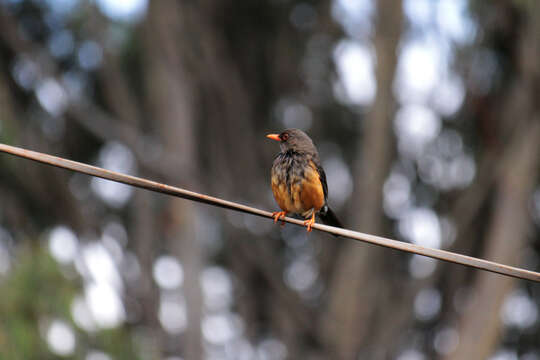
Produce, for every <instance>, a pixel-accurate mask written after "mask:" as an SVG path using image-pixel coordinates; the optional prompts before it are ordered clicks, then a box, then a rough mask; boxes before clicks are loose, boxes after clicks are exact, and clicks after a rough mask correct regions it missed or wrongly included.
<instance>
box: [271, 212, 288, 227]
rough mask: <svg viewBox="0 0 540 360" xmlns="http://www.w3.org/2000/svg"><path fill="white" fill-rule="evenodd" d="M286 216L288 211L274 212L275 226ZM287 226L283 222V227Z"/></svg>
mask: <svg viewBox="0 0 540 360" xmlns="http://www.w3.org/2000/svg"><path fill="white" fill-rule="evenodd" d="M285 215H287V212H286V211H274V212H273V213H272V217H273V218H274V224H275V223H277V222H278V220H282V219H283V218H284V217H285ZM283 226H285V221H281V227H283Z"/></svg>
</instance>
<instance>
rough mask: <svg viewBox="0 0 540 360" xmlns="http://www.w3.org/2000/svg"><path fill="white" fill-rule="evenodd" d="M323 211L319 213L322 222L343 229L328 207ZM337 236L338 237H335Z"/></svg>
mask: <svg viewBox="0 0 540 360" xmlns="http://www.w3.org/2000/svg"><path fill="white" fill-rule="evenodd" d="M325 208H326V209H324V210H325V211H321V212H320V213H319V217H320V218H321V220H322V222H323V223H324V224H326V225H329V226H335V227H338V228H343V225H342V224H341V221H339V219H338V218H337V216H336V214H335V213H334V212H333V211H332V209H330V207H328V206H325ZM335 236H338V235H335Z"/></svg>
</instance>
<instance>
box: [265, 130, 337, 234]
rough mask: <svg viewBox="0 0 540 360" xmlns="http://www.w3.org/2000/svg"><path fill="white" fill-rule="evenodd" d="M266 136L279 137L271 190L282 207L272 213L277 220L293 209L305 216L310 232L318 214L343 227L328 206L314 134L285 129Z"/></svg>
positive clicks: (275, 138)
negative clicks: (278, 148) (312, 135)
mask: <svg viewBox="0 0 540 360" xmlns="http://www.w3.org/2000/svg"><path fill="white" fill-rule="evenodd" d="M266 137H267V138H269V139H272V140H275V141H279V146H280V150H281V151H280V152H279V153H278V154H277V155H276V157H275V159H274V162H273V164H272V171H271V186H272V193H273V194H274V198H275V200H276V202H277V204H278V205H279V207H280V208H281V211H275V212H273V213H272V217H273V218H274V223H277V222H278V220H282V219H283V218H284V217H285V216H286V215H287V214H288V213H292V214H296V215H300V216H301V217H303V218H304V219H305V221H304V226H306V227H307V231H308V232H311V230H312V226H313V224H314V223H315V215H316V214H318V215H319V218H320V219H321V220H322V222H323V223H324V224H326V225H330V226H336V227H340V228H342V227H343V226H342V225H341V222H340V221H339V220H338V218H337V216H336V214H335V213H334V212H333V211H332V209H330V207H329V206H328V184H327V182H326V174H325V172H324V169H323V167H322V166H321V161H320V159H319V153H318V151H317V148H316V147H315V145H314V144H313V141H312V140H311V138H310V137H309V136H308V135H307V134H306V133H305V132H303V131H302V130H299V129H286V130H283V131H282V132H281V133H279V134H268V135H266Z"/></svg>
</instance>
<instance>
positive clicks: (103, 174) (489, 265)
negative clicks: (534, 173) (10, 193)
mask: <svg viewBox="0 0 540 360" xmlns="http://www.w3.org/2000/svg"><path fill="white" fill-rule="evenodd" d="M0 152H4V153H8V154H11V155H15V156H18V157H21V158H25V159H30V160H34V161H37V162H40V163H44V164H47V165H52V166H56V167H59V168H63V169H67V170H72V171H76V172H80V173H83V174H87V175H91V176H96V177H100V178H103V179H107V180H111V181H116V182H119V183H123V184H127V185H131V186H135V187H139V188H143V189H147V190H151V191H155V192H159V193H163V194H167V195H172V196H176V197H180V198H183V199H187V200H192V201H197V202H201V203H205V204H209V205H212V206H218V207H222V208H225V209H230V210H235V211H240V212H243V213H247V214H252V215H257V216H261V217H266V218H270V219H272V213H271V212H269V211H265V210H260V209H257V208H254V207H251V206H247V205H242V204H239V203H235V202H232V201H227V200H223V199H220V198H217V197H212V196H208V195H204V194H199V193H196V192H193V191H189V190H185V189H182V188H178V187H174V186H170V185H166V184H162V183H158V182H155V181H151V180H147V179H143V178H140V177H136V176H131V175H126V174H122V173H118V172H115V171H110V170H106V169H102V168H99V167H96V166H91V165H87V164H84V163H80V162H76V161H72V160H67V159H63V158H60V157H57V156H52V155H48V154H44V153H39V152H36V151H31V150H26V149H22V148H18V147H15V146H10V145H5V144H0ZM284 221H285V222H288V223H291V224H296V225H301V226H303V221H302V220H298V219H293V218H290V217H286V218H284ZM313 229H316V230H319V231H323V232H327V233H330V234H334V235H339V236H342V237H346V238H349V239H353V240H358V241H363V242H367V243H370V244H374V245H379V246H384V247H388V248H391V249H395V250H400V251H405V252H409V253H413V254H418V255H423V256H428V257H431V258H434V259H438V260H443V261H448V262H452V263H455V264H461V265H465V266H469V267H473V268H476V269H481V270H486V271H490V272H493V273H497V274H501V275H507V276H511V277H515V278H519V279H526V280H532V281H536V282H540V273H538V272H534V271H530V270H525V269H521V268H518V267H513V266H509V265H504V264H499V263H496V262H493V261H488V260H483V259H479V258H475V257H472V256H467V255H462V254H457V253H454V252H450V251H445V250H440V249H433V248H428V247H424V246H419V245H415V244H410V243H406V242H402V241H397V240H392V239H387V238H384V237H380V236H375V235H371V234H364V233H361V232H357V231H352V230H348V229H341V228H336V227H332V226H327V225H323V224H318V223H315V224H313Z"/></svg>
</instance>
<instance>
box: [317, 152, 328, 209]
mask: <svg viewBox="0 0 540 360" xmlns="http://www.w3.org/2000/svg"><path fill="white" fill-rule="evenodd" d="M314 163H315V166H317V172H318V173H319V178H320V179H321V184H322V187H323V192H324V202H325V203H326V200H327V199H328V184H327V183H326V174H325V173H324V169H323V168H322V166H321V164H319V162H318V161H314Z"/></svg>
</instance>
